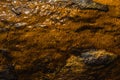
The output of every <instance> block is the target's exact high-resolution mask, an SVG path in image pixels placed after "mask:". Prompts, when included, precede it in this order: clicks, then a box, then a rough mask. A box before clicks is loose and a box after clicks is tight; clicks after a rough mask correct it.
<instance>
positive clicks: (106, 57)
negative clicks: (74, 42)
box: [80, 50, 117, 66]
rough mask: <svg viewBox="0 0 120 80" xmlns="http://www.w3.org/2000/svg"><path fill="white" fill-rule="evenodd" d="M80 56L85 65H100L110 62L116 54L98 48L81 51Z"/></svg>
mask: <svg viewBox="0 0 120 80" xmlns="http://www.w3.org/2000/svg"><path fill="white" fill-rule="evenodd" d="M80 57H81V58H82V59H83V62H84V63H85V64H87V65H90V66H100V65H108V64H110V63H111V62H113V61H114V59H115V58H116V57H117V56H116V55H115V54H113V53H110V52H107V51H105V50H98V51H89V52H85V53H81V55H80Z"/></svg>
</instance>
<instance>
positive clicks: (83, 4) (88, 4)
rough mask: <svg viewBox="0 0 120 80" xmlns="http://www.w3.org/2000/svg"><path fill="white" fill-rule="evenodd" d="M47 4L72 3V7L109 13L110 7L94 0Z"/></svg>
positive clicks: (69, 0) (73, 0) (54, 0)
mask: <svg viewBox="0 0 120 80" xmlns="http://www.w3.org/2000/svg"><path fill="white" fill-rule="evenodd" d="M46 2H49V3H55V2H67V3H70V4H69V5H70V6H75V5H77V7H78V8H80V9H93V10H100V11H108V10H109V9H108V6H107V5H103V4H100V3H96V2H94V1H93V0H47V1H46Z"/></svg>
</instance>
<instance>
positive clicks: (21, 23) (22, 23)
mask: <svg viewBox="0 0 120 80" xmlns="http://www.w3.org/2000/svg"><path fill="white" fill-rule="evenodd" d="M26 25H27V23H25V22H20V23H16V24H15V25H14V26H15V28H20V27H24V26H26Z"/></svg>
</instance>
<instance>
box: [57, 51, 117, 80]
mask: <svg viewBox="0 0 120 80" xmlns="http://www.w3.org/2000/svg"><path fill="white" fill-rule="evenodd" d="M116 58H117V57H116V55H115V54H113V53H110V52H107V51H105V50H98V51H90V52H86V53H81V55H80V56H75V55H71V57H70V58H68V60H67V62H66V65H65V66H64V67H63V68H62V69H61V70H60V72H59V73H58V74H57V75H56V77H55V80H96V79H97V80H104V78H102V77H103V76H106V74H104V75H100V74H101V72H102V73H104V72H103V71H102V70H106V68H107V69H108V70H111V68H109V67H110V66H113V65H114V64H111V65H109V66H106V67H105V66H104V67H103V65H107V64H110V63H112V62H114V60H115V59H116ZM96 66H97V67H96ZM96 75H98V76H97V77H96Z"/></svg>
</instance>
